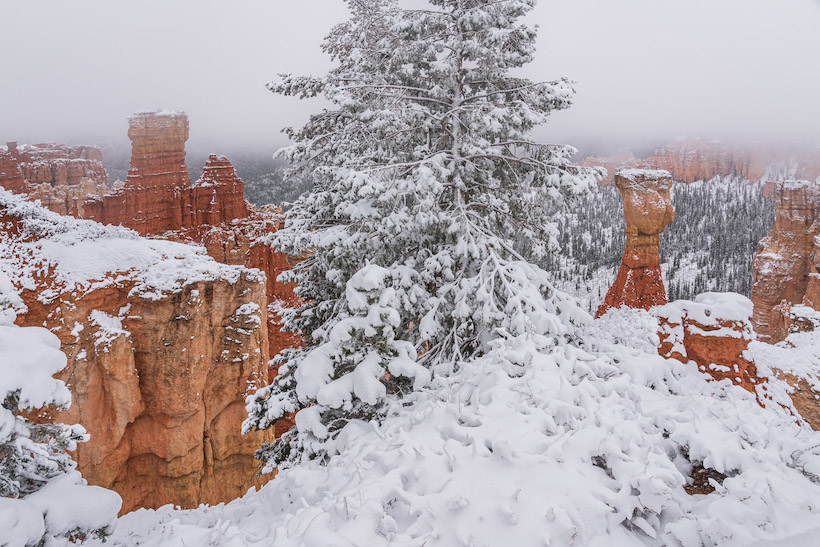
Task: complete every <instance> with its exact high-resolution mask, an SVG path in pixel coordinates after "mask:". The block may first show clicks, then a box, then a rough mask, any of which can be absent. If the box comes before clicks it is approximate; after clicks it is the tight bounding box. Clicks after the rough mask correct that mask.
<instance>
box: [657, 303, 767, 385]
mask: <svg viewBox="0 0 820 547" xmlns="http://www.w3.org/2000/svg"><path fill="white" fill-rule="evenodd" d="M657 315H658V320H659V323H660V331H659V333H658V334H659V337H660V340H661V344H660V347H659V348H658V353H659V354H660V355H661V356H663V357H666V358H667V359H678V360H679V361H681V362H683V363H688V362H689V361H694V362H695V363H696V364H697V366H698V368H699V369H700V370H701V371H702V372H705V373H707V374H709V375H710V376H712V377H713V378H714V379H715V380H729V381H731V382H732V383H733V384H735V385H739V386H741V387H743V388H744V389H746V390H748V391H750V392H752V393H756V389H757V386H758V385H759V384H761V383H764V382H765V379H761V378H760V377H759V376H758V372H757V367H756V366H755V364H754V363H753V362H752V361H750V360H749V359H747V358H746V357H745V356H744V352H745V351H746V350H747V349H748V348H749V344H750V343H751V342H752V341H753V340H754V339H755V333H754V330H753V329H752V324H751V321H750V318H751V315H752V302H751V300H749V299H748V298H746V297H745V296H742V295H739V294H735V293H704V294H701V295H698V296H697V297H696V298H695V300H694V301H689V300H676V301H675V302H671V303H669V304H667V305H666V306H663V307H661V308H658V310H657Z"/></svg>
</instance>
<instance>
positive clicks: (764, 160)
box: [644, 140, 773, 182]
mask: <svg viewBox="0 0 820 547" xmlns="http://www.w3.org/2000/svg"><path fill="white" fill-rule="evenodd" d="M644 161H645V165H646V166H651V167H652V168H653V169H664V170H666V171H669V172H670V173H671V174H672V177H673V178H674V180H675V181H678V182H696V181H699V180H711V179H713V178H715V177H736V178H739V179H742V180H748V181H751V182H757V181H759V180H760V179H761V178H763V176H764V175H765V174H766V170H767V168H768V165H769V163H771V161H773V158H772V157H771V153H770V152H769V153H767V151H765V150H761V149H756V148H749V147H740V146H732V145H728V144H726V143H723V142H721V141H706V140H685V141H680V142H678V143H675V144H671V145H668V146H665V147H663V148H661V149H659V150H657V151H655V153H654V154H653V155H652V156H650V157H649V158H647V159H646V160H644Z"/></svg>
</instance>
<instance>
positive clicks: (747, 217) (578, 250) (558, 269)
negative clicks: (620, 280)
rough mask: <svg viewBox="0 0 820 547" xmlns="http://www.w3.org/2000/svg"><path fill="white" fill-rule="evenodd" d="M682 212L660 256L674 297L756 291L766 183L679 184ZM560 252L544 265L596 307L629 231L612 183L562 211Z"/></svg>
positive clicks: (676, 198) (766, 219) (767, 204)
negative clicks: (755, 271)
mask: <svg viewBox="0 0 820 547" xmlns="http://www.w3.org/2000/svg"><path fill="white" fill-rule="evenodd" d="M672 201H673V203H674V205H675V213H676V218H675V222H673V223H672V224H671V225H670V226H669V227H667V229H666V231H665V232H664V234H663V236H662V237H661V262H662V269H663V272H664V275H665V279H666V286H667V291H668V294H669V299H670V300H679V299H691V298H694V296H696V295H698V294H700V293H702V292H706V291H721V292H723V291H731V292H737V293H740V294H744V295H746V296H749V295H751V291H752V259H753V257H754V253H755V251H756V250H757V245H758V242H759V241H760V239H762V238H763V237H765V236H766V235H767V234H768V232H769V230H770V229H771V226H772V223H773V222H774V215H775V206H774V203H773V202H772V201H771V200H767V199H765V198H764V197H763V185H760V184H753V185H750V184H748V183H746V182H742V181H736V180H714V181H709V182H697V183H693V184H677V185H675V187H674V189H673V191H672ZM556 221H557V225H558V229H559V233H560V236H559V239H560V243H561V248H562V251H563V252H561V253H556V254H555V255H553V256H552V257H550V258H549V259H548V260H547V261H546V262H545V263H544V264H543V266H544V267H545V269H547V270H549V271H552V272H554V273H555V278H556V283H557V284H558V286H559V287H560V288H562V289H563V290H566V291H568V292H571V293H574V294H576V295H577V296H578V297H579V299H580V300H581V301H582V302H583V303H584V304H585V305H586V307H587V309H588V310H590V311H593V310H594V309H595V308H596V307H597V306H598V304H600V303H601V302H602V301H603V296H604V295H605V294H606V291H607V290H608V289H609V286H610V284H611V283H612V281H613V280H614V278H615V275H616V273H617V270H618V267H619V266H620V263H621V255H622V254H623V249H624V244H625V242H626V236H625V233H624V229H625V226H624V218H623V202H622V200H621V196H620V192H618V190H617V189H616V188H614V187H606V188H600V189H598V190H597V191H595V192H594V193H593V194H592V195H590V196H589V197H587V198H584V199H582V200H580V202H578V203H577V204H575V205H573V206H572V207H571V208H569V209H568V210H566V211H564V212H556Z"/></svg>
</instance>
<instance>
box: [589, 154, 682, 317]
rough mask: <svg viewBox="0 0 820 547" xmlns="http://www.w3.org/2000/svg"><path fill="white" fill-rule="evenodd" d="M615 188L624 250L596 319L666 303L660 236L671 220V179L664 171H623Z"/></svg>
mask: <svg viewBox="0 0 820 547" xmlns="http://www.w3.org/2000/svg"><path fill="white" fill-rule="evenodd" d="M615 184H616V185H617V187H618V189H619V190H620V191H621V196H622V197H623V200H624V217H625V219H626V248H625V249H624V255H623V259H622V261H621V268H620V270H619V271H618V276H617V278H616V279H615V282H614V283H613V284H612V287H611V288H610V289H609V292H607V295H606V298H605V300H604V303H603V304H601V306H600V307H599V308H598V314H597V315H598V316H599V317H600V316H601V315H603V314H604V313H606V311H607V310H608V309H610V308H618V307H621V306H627V307H630V308H642V309H647V310H648V309H650V308H652V307H654V306H659V305H663V304H666V302H667V299H666V288H665V287H664V285H663V277H662V275H661V257H660V249H661V240H660V235H661V233H662V232H663V230H664V228H666V226H668V225H669V224H670V223H671V222H672V221H673V220H675V210H674V208H673V207H672V198H671V196H670V194H669V191H670V189H671V188H672V177H671V175H670V174H669V173H668V172H666V171H651V170H640V169H626V170H619V171H618V172H617V173H616V175H615Z"/></svg>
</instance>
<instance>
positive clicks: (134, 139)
mask: <svg viewBox="0 0 820 547" xmlns="http://www.w3.org/2000/svg"><path fill="white" fill-rule="evenodd" d="M128 136H129V138H130V139H131V146H132V148H131V167H130V168H129V169H128V176H127V177H126V179H125V184H124V185H123V186H121V187H119V188H117V189H116V190H114V191H113V192H112V193H111V194H110V195H107V196H100V197H96V198H91V199H89V200H87V201H86V203H85V207H84V209H85V213H84V214H83V215H82V217H83V218H88V219H91V220H96V221H97V222H102V223H103V224H115V225H120V226H125V227H128V228H131V229H133V230H135V231H137V232H139V233H140V234H142V235H157V234H162V233H164V232H167V231H171V230H181V229H187V228H196V227H199V226H202V225H203V224H208V225H212V226H215V225H218V224H222V223H228V222H231V221H232V220H235V219H240V218H245V217H246V216H247V215H248V208H247V204H246V203H245V199H244V197H243V192H244V184H243V183H242V180H241V179H240V178H239V177H237V176H236V172H235V171H234V168H233V166H232V165H231V163H230V162H229V161H228V160H227V158H225V157H224V156H216V155H211V156H210V158H208V162H207V163H206V165H205V170H204V172H203V175H202V178H201V179H200V180H198V181H197V182H196V184H193V185H192V184H191V181H190V179H189V178H188V169H187V167H186V166H185V142H186V141H187V140H188V116H187V115H186V114H185V113H184V112H140V113H137V114H135V115H134V116H132V117H131V118H130V119H129V130H128Z"/></svg>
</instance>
